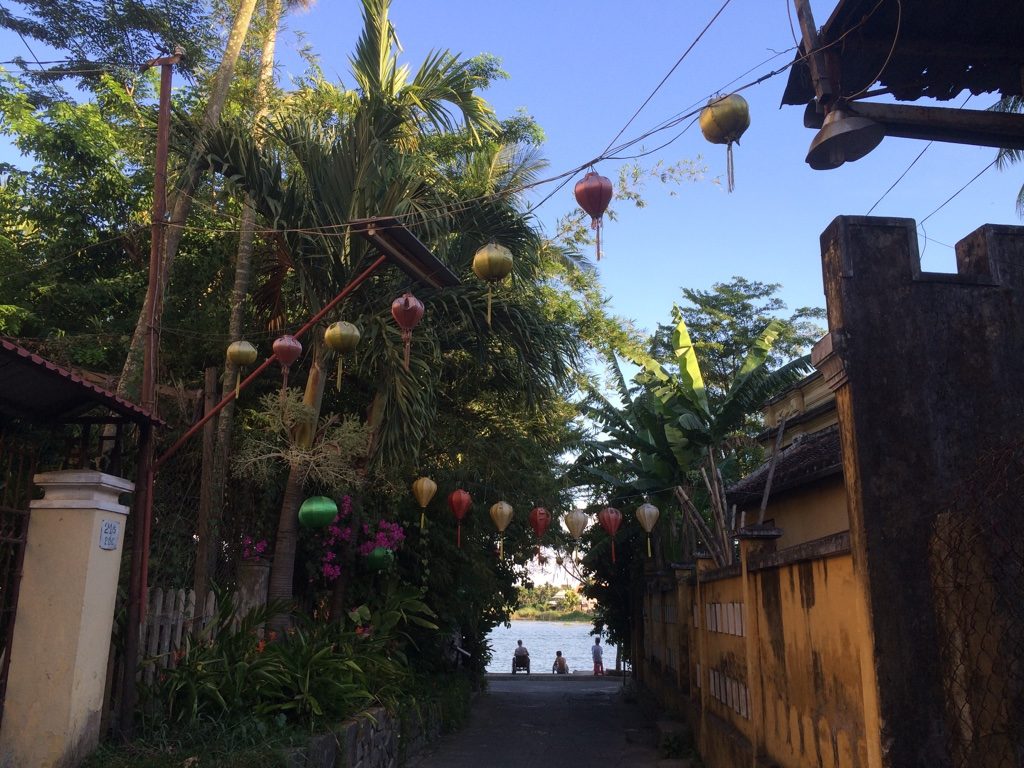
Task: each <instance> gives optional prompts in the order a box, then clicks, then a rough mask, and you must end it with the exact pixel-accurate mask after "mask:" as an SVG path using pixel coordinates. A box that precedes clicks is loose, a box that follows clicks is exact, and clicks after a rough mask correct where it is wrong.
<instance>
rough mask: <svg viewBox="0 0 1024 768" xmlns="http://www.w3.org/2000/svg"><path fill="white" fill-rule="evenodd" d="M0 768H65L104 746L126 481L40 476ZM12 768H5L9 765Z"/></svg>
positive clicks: (82, 474) (130, 486) (76, 473)
mask: <svg viewBox="0 0 1024 768" xmlns="http://www.w3.org/2000/svg"><path fill="white" fill-rule="evenodd" d="M34 482H35V484H36V485H37V486H39V487H40V488H42V489H43V491H44V492H45V495H44V497H43V498H42V499H38V500H35V501H32V502H31V503H30V505H29V508H30V510H31V517H30V519H29V528H28V539H27V543H26V549H25V564H24V569H23V573H22V579H21V593H20V599H19V602H18V614H17V618H16V621H15V625H14V639H13V642H12V644H11V667H10V673H9V677H8V681H7V696H6V701H5V703H4V715H3V726H2V729H0V764H10V765H17V766H19V767H20V768H43V767H44V766H45V767H46V768H51V767H53V768H66V767H68V766H75V765H77V764H78V763H79V762H81V761H82V760H83V759H84V758H85V757H86V756H88V754H89V753H90V752H91V751H92V750H93V749H94V748H95V746H96V744H97V742H98V740H99V730H100V713H101V709H102V706H103V687H104V682H105V679H106V670H107V654H108V652H109V648H110V634H111V628H112V626H113V619H114V600H115V597H116V593H117V580H118V572H119V571H120V567H121V549H122V546H123V543H124V530H125V522H126V518H127V515H128V507H126V506H124V505H122V504H120V503H118V496H119V495H120V494H123V493H128V492H130V491H132V490H134V488H135V485H134V483H131V482H130V481H128V480H124V479H122V478H120V477H114V476H112V475H106V474H104V473H102V472H95V471H88V470H67V471H60V472H45V473H42V474H39V475H36V476H35V478H34ZM5 760H6V761H8V762H7V763H4V761H5Z"/></svg>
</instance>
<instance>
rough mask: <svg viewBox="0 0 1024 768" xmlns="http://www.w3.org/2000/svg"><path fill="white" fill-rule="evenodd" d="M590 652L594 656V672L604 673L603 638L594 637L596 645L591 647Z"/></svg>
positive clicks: (596, 673)
mask: <svg viewBox="0 0 1024 768" xmlns="http://www.w3.org/2000/svg"><path fill="white" fill-rule="evenodd" d="M590 653H591V654H592V655H593V657H594V674H595V675H603V674H604V660H603V658H604V648H602V647H601V638H600V637H595V638H594V647H593V648H591V649H590Z"/></svg>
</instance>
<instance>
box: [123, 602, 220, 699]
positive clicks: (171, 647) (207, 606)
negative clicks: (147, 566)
mask: <svg viewBox="0 0 1024 768" xmlns="http://www.w3.org/2000/svg"><path fill="white" fill-rule="evenodd" d="M147 598H148V600H147V603H146V606H147V607H146V618H145V621H144V622H143V626H142V633H141V637H140V638H139V652H140V658H139V662H140V669H141V670H142V679H143V680H144V681H145V682H146V683H147V684H149V683H152V682H153V680H154V678H155V677H156V673H157V670H161V669H174V667H175V666H176V665H177V661H178V658H179V656H178V654H179V652H180V651H181V649H182V648H183V643H182V640H183V638H184V637H185V635H186V634H187V633H190V632H191V633H192V636H193V637H196V636H198V635H199V634H200V633H201V632H204V631H207V629H208V628H209V632H212V631H213V630H214V627H213V626H210V620H211V619H212V618H213V615H214V614H215V613H216V612H217V598H216V596H215V595H214V593H213V592H212V591H210V592H208V593H207V594H206V599H205V600H203V601H202V604H201V605H199V606H198V607H197V600H196V593H195V590H192V589H189V590H187V591H186V590H184V589H168V590H166V591H165V590H163V589H162V588H160V587H153V588H151V589H150V590H149V594H148V595H147Z"/></svg>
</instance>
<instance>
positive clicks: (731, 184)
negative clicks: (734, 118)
mask: <svg viewBox="0 0 1024 768" xmlns="http://www.w3.org/2000/svg"><path fill="white" fill-rule="evenodd" d="M725 167H726V171H725V174H726V178H727V186H728V189H729V192H732V191H733V190H734V189H736V175H735V173H733V167H732V142H731V141H730V142H729V144H728V145H727V146H726V148H725Z"/></svg>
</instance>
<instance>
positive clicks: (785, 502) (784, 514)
mask: <svg viewBox="0 0 1024 768" xmlns="http://www.w3.org/2000/svg"><path fill="white" fill-rule="evenodd" d="M756 514H757V513H756V509H755V510H754V512H753V515H754V517H753V519H755V520H756ZM747 519H748V520H750V519H752V518H751V512H749V511H748V512H747ZM765 519H766V520H767V519H771V520H772V521H773V524H774V525H775V527H776V528H781V529H782V538H780V539H779V540H778V547H779V548H780V549H784V548H786V547H791V546H794V545H795V544H801V543H803V542H805V541H813V540H814V539H820V538H822V537H824V536H830V535H832V534H833V533H840V532H842V531H848V530H849V529H850V517H849V515H848V513H847V511H846V487H845V486H844V485H843V476H842V475H833V476H832V477H826V478H823V479H821V480H818V481H817V482H815V483H812V484H809V485H805V486H801V487H800V488H799V491H798V492H796V493H787V494H782V495H780V496H779V497H777V498H773V499H772V501H771V504H770V505H769V506H768V509H767V511H766V514H765Z"/></svg>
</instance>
